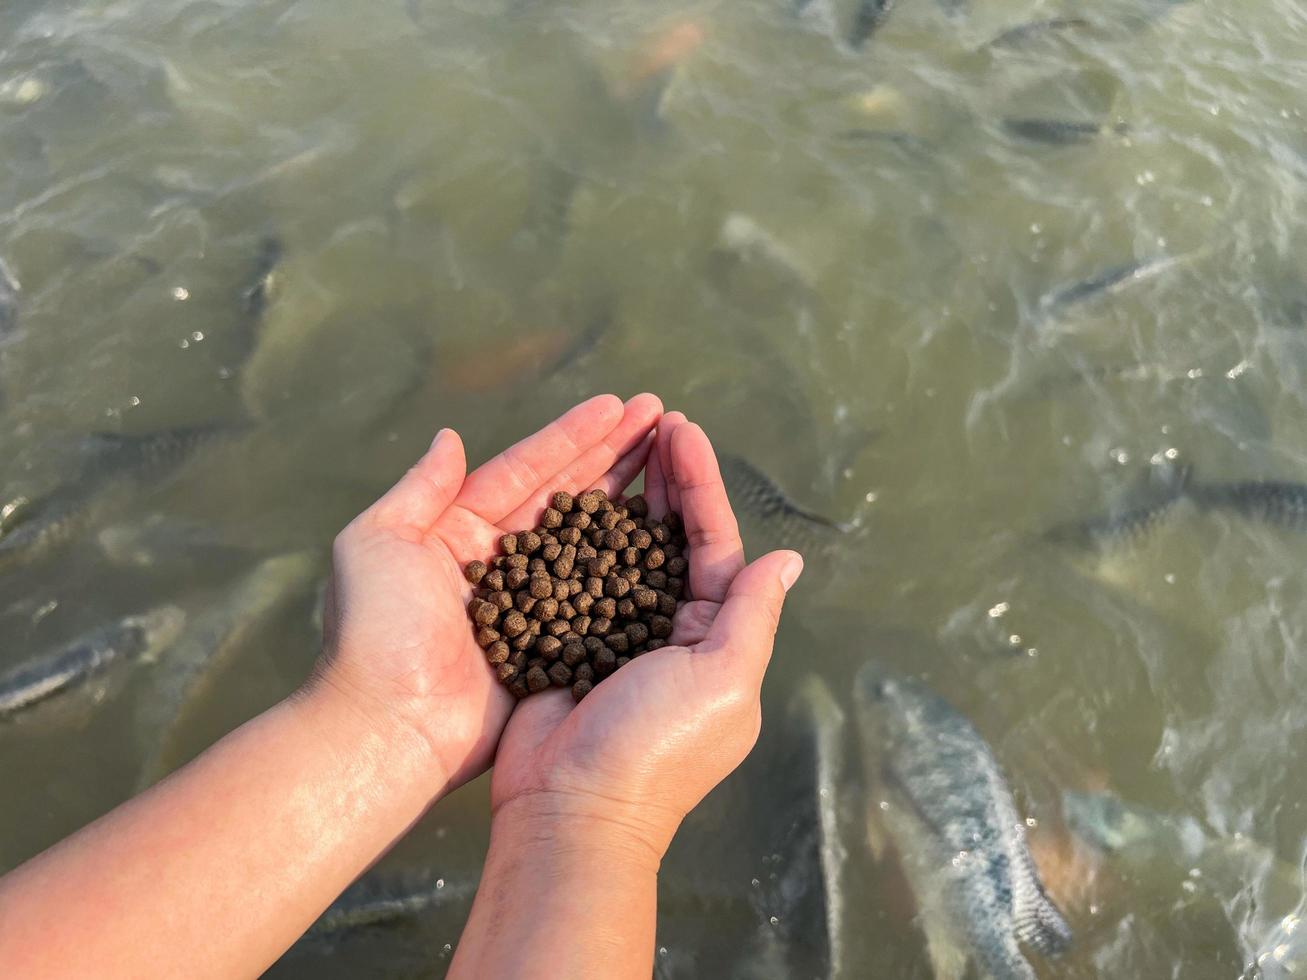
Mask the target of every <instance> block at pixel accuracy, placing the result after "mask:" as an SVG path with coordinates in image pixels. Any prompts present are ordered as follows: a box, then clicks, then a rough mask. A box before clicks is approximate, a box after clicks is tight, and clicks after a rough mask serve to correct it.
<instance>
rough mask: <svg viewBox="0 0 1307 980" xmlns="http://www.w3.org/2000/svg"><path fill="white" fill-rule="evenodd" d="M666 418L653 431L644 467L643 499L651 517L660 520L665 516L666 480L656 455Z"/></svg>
mask: <svg viewBox="0 0 1307 980" xmlns="http://www.w3.org/2000/svg"><path fill="white" fill-rule="evenodd" d="M666 421H667V418H666V416H664V417H663V422H662V423H660V424H659V426H658V431H656V432H655V433H654V442H653V446H652V447H651V449H650V452H649V461H648V463H646V464H645V468H644V499H645V502H646V503H647V504H648V505H649V513H650V515H652V516H653V517H656V518H658V519H659V520H662V519H663V518H664V517H666V516H667V511H668V507H667V480H666V478H665V477H664V476H663V465H662V462H661V460H660V459H659V455H658V440H659V439H661V438H662V426H663V425H665V424H666Z"/></svg>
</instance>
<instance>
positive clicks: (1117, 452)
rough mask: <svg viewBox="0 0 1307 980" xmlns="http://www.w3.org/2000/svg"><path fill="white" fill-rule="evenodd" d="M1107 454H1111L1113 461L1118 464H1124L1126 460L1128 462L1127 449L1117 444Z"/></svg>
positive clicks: (1128, 454)
mask: <svg viewBox="0 0 1307 980" xmlns="http://www.w3.org/2000/svg"><path fill="white" fill-rule="evenodd" d="M1108 455H1109V456H1111V457H1112V459H1113V461H1115V462H1116V463H1117V464H1118V465H1120V466H1125V465H1126V464H1127V463H1128V462H1130V452H1129V450H1126V449H1122V448H1121V447H1120V446H1117V447H1116V448H1115V449H1113V450H1112V451H1111V452H1109V453H1108Z"/></svg>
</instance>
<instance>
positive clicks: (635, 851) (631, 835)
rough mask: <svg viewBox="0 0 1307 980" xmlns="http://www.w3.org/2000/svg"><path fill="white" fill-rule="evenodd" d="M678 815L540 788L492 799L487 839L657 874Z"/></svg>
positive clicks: (562, 858) (578, 861)
mask: <svg viewBox="0 0 1307 980" xmlns="http://www.w3.org/2000/svg"><path fill="white" fill-rule="evenodd" d="M680 819H681V818H680V817H673V815H671V814H669V813H668V812H667V811H664V810H654V809H649V810H641V809H639V808H635V807H632V806H630V805H627V804H621V803H613V802H611V801H608V800H603V799H600V798H598V797H593V796H588V795H584V796H583V795H579V794H574V793H569V792H565V791H558V790H538V791H534V792H531V793H526V794H523V795H520V796H517V797H514V798H512V799H509V800H506V801H504V802H502V803H498V804H496V805H495V807H494V810H493V812H492V814H491V821H490V839H491V845H492V846H495V845H497V844H498V845H499V846H501V847H511V848H514V849H516V850H520V851H522V852H523V853H537V852H540V853H542V854H547V855H548V856H549V858H550V859H551V860H553V861H555V862H557V863H560V864H571V865H574V866H576V867H577V869H578V870H584V868H585V867H586V866H587V865H594V866H597V867H601V868H607V869H609V870H610V871H611V870H613V869H626V870H629V871H631V872H632V873H636V874H641V873H647V874H650V875H654V876H656V875H657V874H658V868H659V865H660V864H661V863H662V859H663V855H664V854H666V853H667V848H668V846H669V845H670V844H671V841H672V837H673V835H674V834H675V833H676V829H677V827H679V826H680Z"/></svg>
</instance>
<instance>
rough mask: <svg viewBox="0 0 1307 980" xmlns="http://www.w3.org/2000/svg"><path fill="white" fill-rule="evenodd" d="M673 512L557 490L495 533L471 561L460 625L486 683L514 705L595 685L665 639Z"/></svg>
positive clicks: (676, 585) (678, 571)
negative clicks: (488, 547)
mask: <svg viewBox="0 0 1307 980" xmlns="http://www.w3.org/2000/svg"><path fill="white" fill-rule="evenodd" d="M683 527H684V524H683V522H682V521H681V519H680V516H679V515H677V514H668V515H667V516H666V517H664V518H663V519H662V520H656V519H654V518H652V517H650V516H649V504H648V502H647V501H646V500H645V499H644V498H643V497H641V496H635V497H631V498H629V499H627V500H625V501H623V500H620V499H619V500H610V499H609V498H608V495H607V494H606V493H604V491H603V490H601V489H594V490H587V491H585V492H584V493H580V494H575V495H573V494H570V493H567V492H566V491H562V490H560V491H558V492H557V493H554V494H552V495H551V496H550V498H549V501H548V505H547V506H545V507H543V508H542V509H541V515H540V518H539V523H538V524H537V525H536V526H535V527H534V528H524V529H522V530H519V531H514V532H512V533H506V534H502V535H500V536H499V537H498V539H497V544H498V553H497V554H496V555H493V556H491V557H490V558H487V559H485V560H475V561H470V562H468V563H467V564H466V565H465V566H464V568H463V574H464V576H465V577H466V578H467V581H468V582H469V583H470V584H471V586H472V587H473V588H472V597H471V599H470V601H469V602H468V605H467V611H468V617H469V619H470V620H471V622H472V630H473V634H474V636H475V639H476V642H477V645H478V646H480V647H481V648H482V649H483V650H485V655H486V660H487V661H488V662H489V663H490V665H491V667H492V668H493V669H494V671H495V676H496V677H497V678H498V679H499V680H500V682H501V683H503V684H504V686H505V687H507V688H508V690H509V692H510V693H511V694H512V695H513V696H514V697H516V698H519V699H521V698H526V697H529V696H530V695H532V694H536V693H539V692H540V691H544V690H549V689H552V688H569V689H570V690H571V691H572V697H573V698H574V699H575V700H577V701H580V700H581V699H582V698H584V697H585V696H586V695H587V694H589V693H590V691H592V690H593V689H594V687H595V685H597V684H599V683H600V682H601V681H602V680H603V679H605V678H607V677H610V676H612V675H613V674H614V673H616V672H617V671H619V670H620V669H621V668H622V667H623V666H625V665H626V664H628V663H630V661H631V660H632V659H634V658H636V657H639V656H641V655H643V654H645V653H647V652H649V651H652V650H658V649H660V648H662V647H664V646H666V645H667V643H668V637H670V636H671V634H672V628H673V626H672V618H673V616H674V615H675V614H676V609H677V606H678V602H677V600H678V599H679V598H680V597H681V596H682V594H683V593H684V591H685V581H686V579H687V578H688V576H689V574H690V572H689V561H688V559H687V557H686V553H685V549H686V542H685V535H684V533H683V530H682V529H683Z"/></svg>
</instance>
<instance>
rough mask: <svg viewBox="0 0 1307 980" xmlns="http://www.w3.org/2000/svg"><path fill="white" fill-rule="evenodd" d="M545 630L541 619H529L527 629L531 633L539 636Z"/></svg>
mask: <svg viewBox="0 0 1307 980" xmlns="http://www.w3.org/2000/svg"><path fill="white" fill-rule="evenodd" d="M543 630H544V626H543V625H541V623H540V620H538V619H530V620H527V624H526V631H527V632H528V633H530V634H531V635H532V636H539V635H540V633H541V632H542V631H543Z"/></svg>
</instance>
